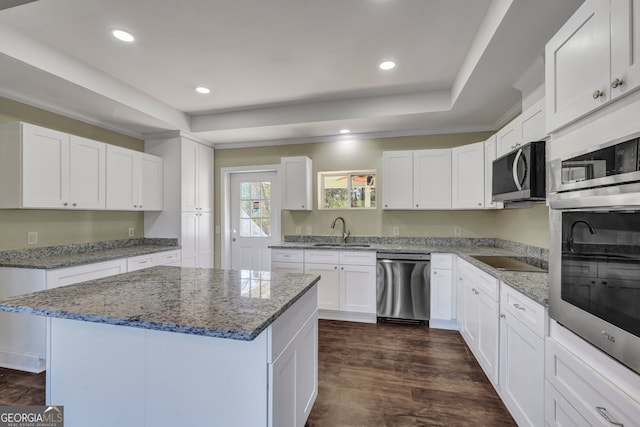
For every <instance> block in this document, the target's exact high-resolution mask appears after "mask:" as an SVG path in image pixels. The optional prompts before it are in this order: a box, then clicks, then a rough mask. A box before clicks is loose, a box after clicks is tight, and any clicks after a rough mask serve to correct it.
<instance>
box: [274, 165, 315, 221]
mask: <svg viewBox="0 0 640 427" xmlns="http://www.w3.org/2000/svg"><path fill="white" fill-rule="evenodd" d="M311 171H312V162H311V159H310V158H309V157H306V156H297V157H283V158H282V159H281V160H280V184H281V188H282V209H284V210H291V211H310V210H312V209H313V202H312V200H311V198H312V195H313V191H312V188H311V187H312V176H311Z"/></svg>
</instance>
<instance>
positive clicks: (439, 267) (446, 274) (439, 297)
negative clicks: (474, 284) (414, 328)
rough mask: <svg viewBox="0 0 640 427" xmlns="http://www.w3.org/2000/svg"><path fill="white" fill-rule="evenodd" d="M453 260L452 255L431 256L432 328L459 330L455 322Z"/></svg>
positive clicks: (430, 323) (430, 317) (430, 318)
mask: <svg viewBox="0 0 640 427" xmlns="http://www.w3.org/2000/svg"><path fill="white" fill-rule="evenodd" d="M453 259H454V255H452V254H431V273H430V277H431V307H430V313H429V327H430V328H435V329H457V326H456V322H455V320H454V318H455V314H454V307H455V287H454V282H453Z"/></svg>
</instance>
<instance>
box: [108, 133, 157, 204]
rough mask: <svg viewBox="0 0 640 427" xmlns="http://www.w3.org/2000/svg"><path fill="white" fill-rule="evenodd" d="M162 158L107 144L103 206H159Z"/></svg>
mask: <svg viewBox="0 0 640 427" xmlns="http://www.w3.org/2000/svg"><path fill="white" fill-rule="evenodd" d="M162 189H163V185H162V159H161V158H160V157H157V156H152V155H150V154H145V153H142V152H140V151H134V150H129V149H127V148H122V147H116V146H112V145H109V146H107V209H110V210H140V211H142V210H148V211H152V210H162Z"/></svg>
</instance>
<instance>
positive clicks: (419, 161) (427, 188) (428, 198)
mask: <svg viewBox="0 0 640 427" xmlns="http://www.w3.org/2000/svg"><path fill="white" fill-rule="evenodd" d="M385 194H386V191H385ZM413 204H414V207H415V208H416V209H450V208H451V150H450V149H448V148H447V149H441V150H418V151H414V152H413Z"/></svg>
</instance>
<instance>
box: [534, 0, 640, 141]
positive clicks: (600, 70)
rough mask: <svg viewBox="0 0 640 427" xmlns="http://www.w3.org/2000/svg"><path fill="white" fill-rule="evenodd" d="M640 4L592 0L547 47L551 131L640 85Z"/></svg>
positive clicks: (548, 125)
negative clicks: (639, 31)
mask: <svg viewBox="0 0 640 427" xmlns="http://www.w3.org/2000/svg"><path fill="white" fill-rule="evenodd" d="M639 6H640V5H639V4H638V2H637V1H633V0H611V1H610V2H609V1H603V0H587V1H585V3H584V4H583V5H582V6H581V7H580V8H579V9H578V10H577V11H576V13H575V14H574V15H573V16H572V17H571V18H569V20H568V21H567V22H566V23H565V25H564V26H563V27H562V28H561V29H560V31H558V33H557V34H556V35H555V36H554V37H553V38H552V39H551V40H550V41H549V42H548V43H547V46H546V50H545V58H546V60H545V82H546V83H545V87H546V95H545V98H546V127H547V132H548V133H550V132H551V131H553V130H555V129H558V128H560V127H562V126H564V125H566V124H568V123H570V122H572V121H574V120H576V119H578V118H580V117H582V116H584V115H586V114H587V113H589V112H591V111H593V110H595V109H596V108H598V107H601V106H602V105H604V104H606V103H607V102H608V101H610V100H612V99H615V98H617V97H619V96H621V95H623V94H625V93H628V92H630V91H631V90H633V89H635V88H637V87H638V85H639V84H640V65H639V59H640V58H639V57H638V54H639V53H640V46H638V42H639V41H640V39H639V37H640V36H639V35H638V24H639V23H640V22H639V19H640V7H639Z"/></svg>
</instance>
